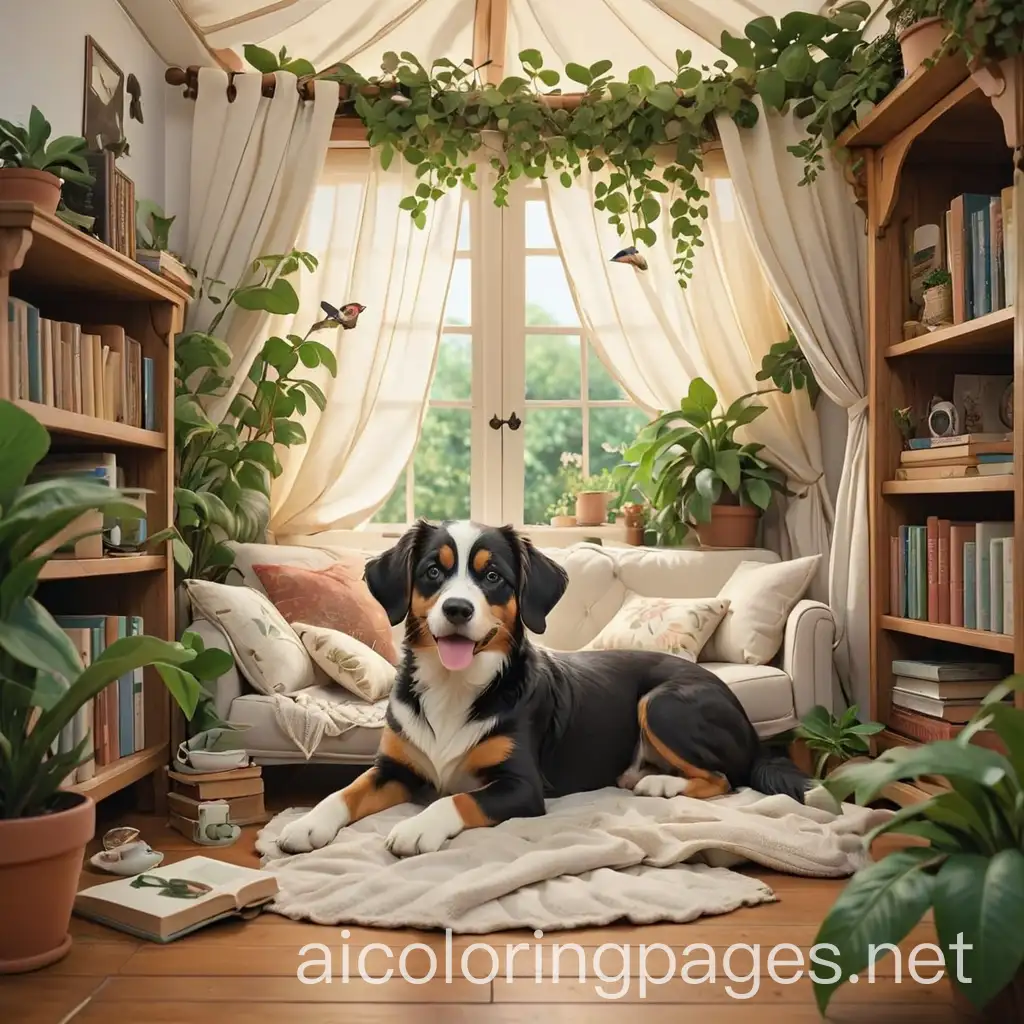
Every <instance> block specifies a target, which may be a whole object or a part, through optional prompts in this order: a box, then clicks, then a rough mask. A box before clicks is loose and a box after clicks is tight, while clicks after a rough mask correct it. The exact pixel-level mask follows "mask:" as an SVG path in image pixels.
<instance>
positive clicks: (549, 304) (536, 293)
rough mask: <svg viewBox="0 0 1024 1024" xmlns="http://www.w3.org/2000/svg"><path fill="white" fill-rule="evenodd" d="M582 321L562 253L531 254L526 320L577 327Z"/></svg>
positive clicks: (535, 323) (534, 324) (527, 275)
mask: <svg viewBox="0 0 1024 1024" xmlns="http://www.w3.org/2000/svg"><path fill="white" fill-rule="evenodd" d="M579 322H580V318H579V316H578V315H577V313H576V305H575V303H574V302H573V301H572V292H570V291H569V282H568V280H567V279H566V276H565V267H563V266H562V258H561V256H527V257H526V323H527V324H528V325H529V326H536V327H541V326H545V325H547V324H551V325H556V324H557V325H558V326H559V327H575V326H576V325H577V324H578V323H579Z"/></svg>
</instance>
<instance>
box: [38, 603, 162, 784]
mask: <svg viewBox="0 0 1024 1024" xmlns="http://www.w3.org/2000/svg"><path fill="white" fill-rule="evenodd" d="M56 621H57V625H58V626H60V628H61V629H63V630H64V632H65V633H66V634H67V636H68V639H69V640H70V641H71V642H72V643H73V644H74V645H75V650H77V651H78V655H79V657H80V658H81V659H82V664H83V665H85V666H88V665H90V664H92V662H93V661H95V659H96V658H98V657H99V656H100V655H101V654H102V653H103V651H105V650H106V648H107V647H109V646H110V645H111V644H112V643H115V642H116V641H117V640H121V639H123V638H124V637H126V636H141V635H142V633H143V632H144V628H143V621H142V617H141V616H139V615H58V616H56ZM82 740H88V741H89V743H90V745H91V750H92V754H93V757H92V760H90V761H88V762H87V763H86V764H83V765H82V766H81V767H80V768H78V769H77V770H76V771H75V772H74V773H72V777H70V778H68V779H66V780H65V784H67V785H70V784H74V783H77V782H87V781H88V780H89V779H91V778H92V777H93V776H94V775H95V774H96V768H97V767H99V768H102V767H104V766H106V765H109V764H113V763H114V762H115V761H117V760H118V759H120V758H122V757H128V756H130V755H131V754H135V753H138V752H139V751H140V750H145V748H146V722H145V709H144V702H143V695H142V669H141V668H136V669H131V670H129V671H127V672H125V674H124V675H122V676H121V677H120V678H119V679H118V680H117V681H116V682H114V683H111V684H110V685H109V686H108V687H107V688H106V689H105V690H101V691H100V692H99V693H98V694H97V695H96V697H94V698H93V699H92V700H90V701H89V702H88V703H86V704H84V705H83V706H82V708H81V709H80V710H79V712H78V714H77V715H76V716H75V719H74V721H73V722H71V723H70V724H69V725H67V726H66V727H65V728H64V730H63V732H62V733H61V734H60V736H59V737H58V739H57V744H56V751H59V752H60V753H64V752H66V751H70V750H73V749H74V748H75V747H76V746H77V745H78V744H79V743H80V742H81V741H82ZM86 749H87V750H89V749H90V747H87V748H86Z"/></svg>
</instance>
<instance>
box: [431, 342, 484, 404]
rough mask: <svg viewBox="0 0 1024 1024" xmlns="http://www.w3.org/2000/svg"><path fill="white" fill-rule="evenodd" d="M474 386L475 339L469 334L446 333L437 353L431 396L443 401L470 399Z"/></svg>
mask: <svg viewBox="0 0 1024 1024" xmlns="http://www.w3.org/2000/svg"><path fill="white" fill-rule="evenodd" d="M472 386H473V339H472V337H470V335H468V334H445V335H442V336H441V347H440V349H439V350H438V353H437V369H436V370H435V371H434V383H433V384H432V385H431V387H430V397H431V398H433V399H438V400H442V401H449V402H452V401H455V402H457V401H468V400H469V398H470V397H471V392H472Z"/></svg>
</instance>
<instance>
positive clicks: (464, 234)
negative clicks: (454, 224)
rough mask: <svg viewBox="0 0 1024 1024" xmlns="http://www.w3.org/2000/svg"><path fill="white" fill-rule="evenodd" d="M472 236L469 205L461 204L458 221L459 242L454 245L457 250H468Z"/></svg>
mask: <svg viewBox="0 0 1024 1024" xmlns="http://www.w3.org/2000/svg"><path fill="white" fill-rule="evenodd" d="M472 237H473V235H472V232H471V230H470V223H469V203H467V202H463V204H462V216H461V218H460V220H459V240H458V242H457V243H456V248H458V249H463V250H465V249H468V248H469V247H470V245H471V244H472V243H471V241H470V240H471V239H472Z"/></svg>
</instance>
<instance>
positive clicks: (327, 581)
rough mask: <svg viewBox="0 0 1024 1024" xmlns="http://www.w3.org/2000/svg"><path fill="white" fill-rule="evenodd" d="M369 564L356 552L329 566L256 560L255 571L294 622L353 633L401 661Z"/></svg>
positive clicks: (389, 658) (385, 655) (393, 661)
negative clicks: (368, 579)
mask: <svg viewBox="0 0 1024 1024" xmlns="http://www.w3.org/2000/svg"><path fill="white" fill-rule="evenodd" d="M363 565H364V562H363V559H362V558H360V557H359V555H357V554H355V553H353V554H351V555H347V556H346V557H344V558H342V559H341V560H340V561H337V562H335V563H334V564H333V565H329V566H327V568H326V569H306V568H304V567H303V566H298V565H254V566H253V571H254V572H255V573H256V575H257V576H258V577H259V578H260V582H261V583H262V584H263V589H264V590H265V591H266V593H267V596H268V597H269V598H270V600H271V601H273V602H274V607H276V608H277V610H278V611H279V612H280V613H281V614H282V615H283V616H284V617H285V618H286V619H287V620H288V621H289V622H292V623H295V622H302V623H305V624H306V625H307V626H319V627H322V628H324V629H329V630H335V631H337V632H340V633H347V634H348V635H349V636H351V637H355V639H356V640H358V641H360V643H363V644H365V645H366V646H367V647H369V648H371V649H372V650H374V651H376V653H377V654H379V655H380V656H381V657H382V658H385V659H386V660H387V661H389V662H391V664H392V665H395V664H397V663H398V651H397V649H396V648H395V643H394V640H393V639H392V637H391V623H390V622H389V621H388V616H387V612H385V611H384V609H383V608H382V607H381V606H380V605H379V604H378V603H377V600H376V598H374V596H373V595H372V594H371V593H370V589H369V587H367V585H366V583H365V582H364V581H363Z"/></svg>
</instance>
